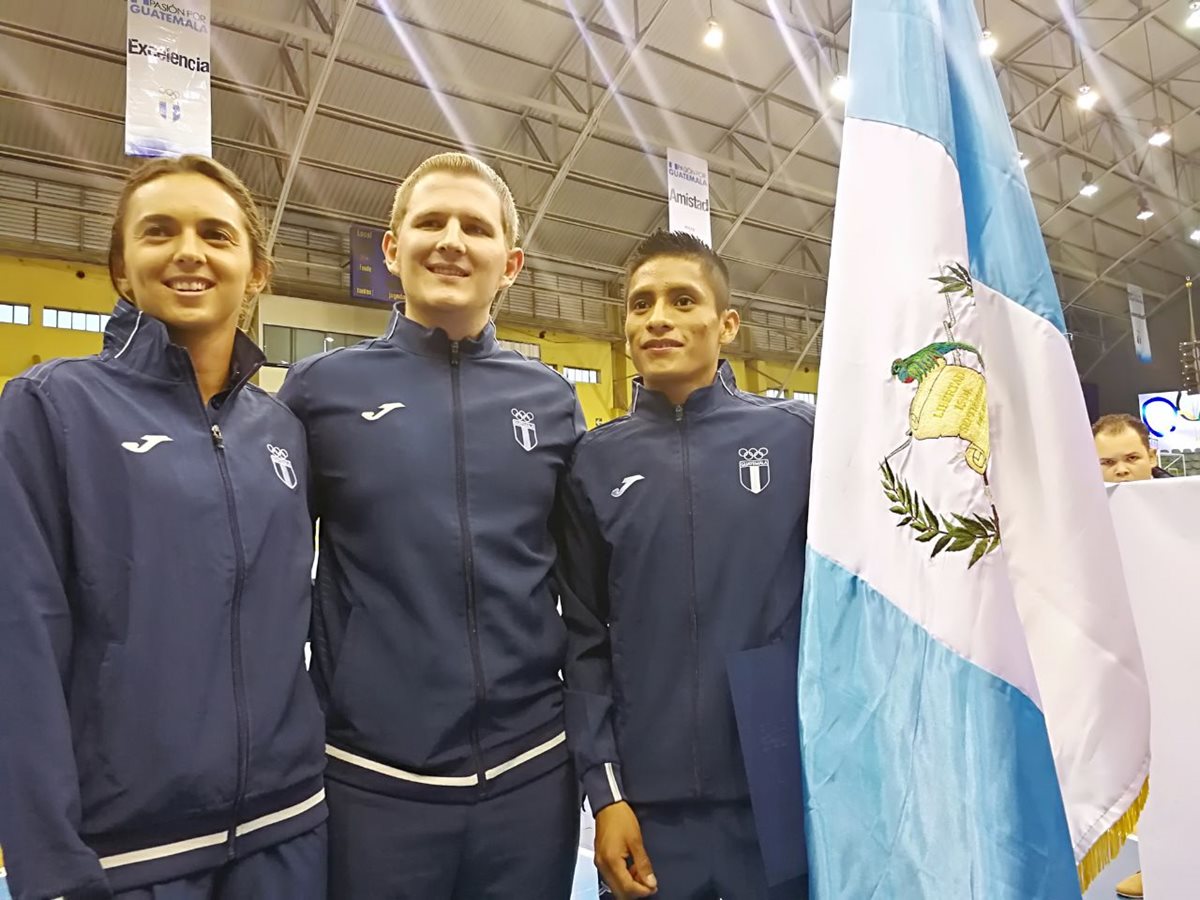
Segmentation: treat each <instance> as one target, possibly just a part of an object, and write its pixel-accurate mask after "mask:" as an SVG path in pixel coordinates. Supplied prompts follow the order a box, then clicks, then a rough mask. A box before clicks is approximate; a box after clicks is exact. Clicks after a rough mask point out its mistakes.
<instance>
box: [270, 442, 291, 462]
mask: <svg viewBox="0 0 1200 900" xmlns="http://www.w3.org/2000/svg"><path fill="white" fill-rule="evenodd" d="M267 452H268V453H270V454H271V455H272V456H274V457H275V458H276V459H287V458H288V452H287V451H286V450H284V449H283V448H282V447H276V446H275V445H274V444H267Z"/></svg>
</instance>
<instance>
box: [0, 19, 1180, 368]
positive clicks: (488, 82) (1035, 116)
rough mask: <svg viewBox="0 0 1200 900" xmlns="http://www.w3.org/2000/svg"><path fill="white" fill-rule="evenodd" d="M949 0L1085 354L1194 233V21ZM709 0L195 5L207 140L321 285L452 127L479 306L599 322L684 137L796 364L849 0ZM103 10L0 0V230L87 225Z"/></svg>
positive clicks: (743, 268) (108, 134)
mask: <svg viewBox="0 0 1200 900" xmlns="http://www.w3.org/2000/svg"><path fill="white" fill-rule="evenodd" d="M977 3H981V4H983V5H982V6H980V7H979V13H980V18H981V20H982V21H983V22H984V23H985V26H986V27H987V28H988V29H989V30H990V31H991V32H992V33H993V34H994V35H995V37H996V39H997V42H998V51H997V52H996V54H995V56H994V57H993V60H994V63H995V67H996V71H997V74H998V78H999V83H1000V87H1001V91H1002V93H1003V96H1004V100H1005V103H1006V105H1007V108H1008V110H1009V114H1010V118H1011V121H1012V125H1013V129H1014V132H1015V134H1016V138H1017V143H1018V145H1019V147H1020V149H1021V151H1022V153H1023V155H1024V156H1025V158H1026V159H1027V160H1028V163H1029V164H1028V168H1027V169H1026V177H1027V179H1028V182H1029V187H1030V191H1031V193H1032V196H1033V200H1034V204H1035V207H1036V209H1037V213H1038V216H1039V219H1040V220H1041V224H1042V228H1043V231H1044V233H1045V236H1046V243H1047V247H1048V249H1049V253H1050V258H1051V261H1052V265H1053V267H1054V271H1055V274H1056V278H1057V279H1058V286H1059V291H1060V294H1061V296H1062V298H1063V303H1064V306H1066V307H1067V309H1068V313H1067V315H1068V324H1069V327H1070V329H1071V331H1072V333H1073V336H1074V338H1075V340H1074V346H1075V352H1076V357H1077V361H1078V363H1079V366H1080V370H1081V371H1086V370H1088V368H1089V367H1091V366H1094V365H1095V364H1096V363H1097V362H1098V361H1099V360H1100V359H1102V358H1103V356H1104V355H1105V354H1107V353H1108V352H1109V351H1111V350H1112V349H1113V347H1114V346H1116V343H1117V342H1118V341H1119V339H1120V338H1122V336H1123V335H1125V334H1126V333H1127V332H1128V327H1129V317H1128V311H1127V305H1126V282H1130V281H1132V282H1136V283H1138V284H1140V285H1141V286H1142V287H1143V288H1144V290H1145V294H1146V298H1147V305H1148V308H1149V310H1150V313H1151V315H1153V314H1155V313H1156V312H1157V310H1158V309H1161V308H1162V307H1163V306H1164V305H1165V304H1168V303H1170V302H1171V301H1172V300H1173V299H1174V298H1177V297H1179V296H1180V294H1181V291H1182V289H1183V281H1184V277H1185V275H1186V274H1187V273H1188V272H1190V271H1192V268H1193V267H1194V265H1195V260H1196V258H1197V254H1200V249H1198V248H1197V246H1196V243H1195V242H1194V241H1193V240H1191V238H1190V235H1191V234H1192V232H1193V231H1195V230H1197V228H1198V227H1200V209H1198V208H1197V207H1200V172H1198V171H1197V170H1198V166H1200V155H1198V154H1200V119H1198V118H1197V116H1196V115H1195V114H1196V113H1197V111H1200V30H1191V29H1189V28H1188V27H1187V25H1186V21H1187V19H1188V16H1189V12H1191V10H1189V7H1188V5H1187V0H1133V2H1131V0H1060V2H1058V3H1057V4H1056V3H1051V2H1049V0H977ZM711 9H712V13H711V14H712V15H713V17H715V18H716V19H717V20H718V21H719V22H720V24H721V26H722V28H723V30H724V34H725V41H724V45H723V47H722V48H720V49H719V50H713V49H710V48H709V47H707V46H705V45H703V44H702V42H701V37H702V35H703V33H704V29H705V23H706V21H707V19H708V18H709V15H710V4H709V2H708V0H212V21H213V24H214V26H215V27H214V28H213V31H212V56H213V78H212V84H213V144H214V154H215V155H216V156H217V157H218V158H219V159H221V160H222V161H223V162H225V163H227V164H229V165H230V166H232V167H233V168H234V169H235V170H236V171H237V172H239V173H240V174H241V175H242V176H243V177H244V178H245V179H246V181H247V183H248V184H249V185H250V186H251V188H252V189H253V190H254V191H255V193H256V195H257V196H258V197H259V198H260V199H261V200H262V202H263V204H264V206H265V208H266V209H267V210H268V211H269V212H270V213H272V214H273V215H274V217H275V218H277V220H278V224H279V241H278V244H277V255H278V256H280V257H281V258H282V259H283V260H284V265H283V266H282V267H281V270H280V281H281V286H282V287H283V288H284V289H288V290H292V291H294V292H296V293H301V294H306V295H309V296H339V297H345V296H346V294H347V292H346V291H345V289H344V285H345V279H346V265H347V259H348V241H347V234H348V227H347V226H348V225H349V224H350V223H353V222H359V223H375V224H382V223H384V221H385V220H386V217H387V213H388V210H389V207H390V202H391V193H392V188H393V187H394V186H395V184H396V183H397V182H398V181H399V180H400V179H401V178H402V177H403V176H404V175H405V174H406V173H407V172H408V171H409V170H410V169H411V168H412V167H413V166H414V165H415V164H416V163H418V162H419V161H420V160H421V159H423V158H424V157H425V156H427V155H429V154H430V153H434V152H437V151H440V150H443V149H450V148H460V147H467V148H469V149H471V150H473V151H474V152H476V153H478V154H479V155H481V156H482V157H484V158H485V159H487V160H488V161H490V162H492V163H494V164H495V165H496V166H497V167H498V168H499V169H500V170H501V171H502V173H503V174H504V175H505V177H506V179H507V180H508V181H509V183H510V184H511V186H512V188H513V193H514V195H515V197H516V199H517V203H518V206H519V207H520V209H521V212H522V219H523V224H524V227H525V229H526V232H527V237H526V239H525V241H524V242H523V243H524V245H525V247H526V250H527V253H528V254H529V258H530V262H529V273H528V274H527V275H524V276H522V279H521V281H520V282H519V283H518V285H517V286H516V287H515V288H514V290H513V291H512V292H510V297H509V298H508V300H507V301H506V307H505V314H508V315H512V316H514V317H517V318H522V319H528V320H536V321H539V322H543V323H546V327H551V326H553V327H555V328H565V329H572V330H580V331H585V332H588V333H608V334H612V335H613V336H616V334H617V331H616V327H615V326H616V319H615V317H614V316H613V314H612V313H613V312H614V307H613V301H612V297H613V296H615V295H616V291H617V283H618V281H619V277H620V267H621V265H622V264H623V262H624V260H625V258H626V256H627V255H628V253H629V252H630V250H631V249H632V248H633V246H634V245H635V244H636V242H637V241H638V239H639V238H640V237H641V236H643V235H645V234H646V233H647V232H649V231H650V230H652V229H654V228H656V227H661V226H662V225H664V224H665V221H666V204H665V201H664V196H665V168H666V162H665V161H666V149H667V148H668V147H675V148H678V149H680V150H684V151H686V152H688V153H691V154H693V155H696V156H699V157H701V158H703V159H705V160H706V161H707V162H708V166H709V170H710V178H711V185H712V186H711V192H712V201H713V209H712V226H713V241H714V245H715V246H716V247H717V248H718V249H719V250H720V252H721V253H722V254H723V255H724V256H725V257H726V259H727V261H728V262H729V264H730V269H731V274H732V280H733V286H734V289H735V295H736V297H737V302H738V303H739V305H741V307H742V308H743V311H744V316H745V318H746V319H747V320H748V323H749V325H750V328H749V329H748V331H749V336H748V338H747V341H748V344H747V345H746V346H745V347H744V349H745V351H746V352H754V353H765V354H781V355H787V356H788V357H789V358H795V357H796V356H797V355H798V354H800V353H801V352H802V351H807V353H808V354H809V356H808V358H809V359H812V358H813V355H815V354H816V353H818V352H819V348H820V345H819V323H820V320H821V315H822V309H823V305H824V293H825V280H826V272H827V266H828V260H829V242H830V235H831V229H832V219H833V201H834V191H835V187H836V181H837V166H838V153H839V137H840V127H841V116H842V106H841V104H840V103H839V102H837V101H835V100H833V99H832V98H831V96H830V93H829V87H830V84H831V82H832V80H833V78H834V77H835V75H836V74H838V73H840V72H845V70H846V63H847V46H848V40H849V27H850V24H849V23H850V3H849V0H823V2H822V0H813V2H801V0H713V2H712V4H711ZM1196 18H1197V19H1200V16H1197V17H1196ZM125 27H126V26H125V7H124V5H123V4H121V3H100V2H95V0H86V2H85V0H60V2H56V3H42V4H35V3H18V2H17V0H5V2H4V4H3V9H2V11H0V242H2V245H3V246H4V247H6V248H10V249H12V248H15V249H22V248H27V247H30V246H32V247H34V248H37V247H41V248H42V249H43V251H44V250H45V248H46V247H47V246H48V247H51V248H53V249H54V250H55V252H61V253H68V252H69V253H75V254H79V255H80V256H84V257H86V256H89V255H90V256H96V255H97V254H98V253H100V252H101V251H102V250H103V249H104V247H105V246H106V234H107V227H108V223H107V221H106V220H104V218H103V215H104V214H105V213H106V212H107V210H108V209H109V208H110V205H111V200H112V196H113V194H114V192H115V190H116V188H117V186H118V185H119V179H120V177H121V176H122V175H123V173H124V172H125V171H126V170H127V168H128V166H129V164H130V160H128V159H127V158H126V157H125V156H124V155H123V122H124V97H125V69H124V49H123V48H124V41H125ZM1085 83H1087V84H1088V85H1089V86H1090V87H1091V88H1092V90H1093V92H1096V93H1099V95H1100V101H1099V103H1098V104H1097V106H1096V107H1095V108H1094V109H1092V110H1090V111H1082V110H1080V109H1079V108H1078V107H1077V105H1076V98H1077V97H1078V93H1079V88H1080V86H1081V85H1083V84H1085ZM1160 125H1161V126H1162V127H1163V128H1165V129H1167V130H1168V132H1169V133H1170V140H1169V142H1168V143H1166V144H1164V145H1162V146H1154V145H1152V144H1150V143H1149V141H1148V139H1149V137H1150V135H1151V134H1152V132H1153V131H1154V130H1155V129H1156V128H1158V127H1159V126H1160ZM1085 178H1087V179H1091V180H1093V181H1094V182H1095V184H1096V186H1097V187H1098V188H1099V192H1098V193H1096V194H1095V195H1094V196H1091V197H1084V196H1081V195H1080V194H1079V188H1080V186H1081V185H1082V183H1083V182H1084V180H1085ZM1141 206H1145V207H1148V208H1149V209H1151V210H1152V211H1153V212H1154V216H1153V217H1152V218H1149V219H1138V218H1137V213H1138V211H1139V208H1140V207H1141ZM1197 238H1198V239H1200V235H1198V236H1197ZM551 301H553V302H551ZM567 301H570V302H567ZM606 308H607V312H606Z"/></svg>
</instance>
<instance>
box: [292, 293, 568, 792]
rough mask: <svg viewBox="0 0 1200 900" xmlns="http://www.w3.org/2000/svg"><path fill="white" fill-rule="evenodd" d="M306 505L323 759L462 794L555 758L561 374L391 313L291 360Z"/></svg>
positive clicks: (386, 781) (561, 640) (376, 780)
mask: <svg viewBox="0 0 1200 900" xmlns="http://www.w3.org/2000/svg"><path fill="white" fill-rule="evenodd" d="M280 399H282V400H284V401H285V402H286V403H287V404H288V405H289V406H290V407H291V408H292V410H293V411H294V412H295V413H296V414H297V415H298V416H299V417H300V419H301V421H302V422H303V423H304V426H305V428H306V430H307V433H308V448H309V455H310V458H311V460H312V467H313V468H312V471H313V512H314V515H316V516H317V517H319V519H320V554H319V561H318V566H317V586H316V607H315V613H314V622H313V670H314V673H315V676H316V682H317V688H318V693H319V695H320V696H321V700H322V704H323V706H324V708H325V711H326V717H327V721H328V732H327V733H328V746H327V748H326V752H327V753H328V755H329V768H328V772H329V774H330V776H331V777H335V778H339V779H341V780H343V781H346V782H349V783H352V784H356V785H358V786H359V787H362V788H364V789H367V790H372V791H376V792H379V793H388V794H392V795H394V796H411V797H419V798H424V799H432V800H455V799H457V800H466V799H469V798H473V797H475V796H478V795H479V794H480V793H481V792H482V791H483V790H493V791H495V790H503V789H505V786H516V784H519V783H522V782H524V781H527V780H528V779H529V778H531V777H533V776H534V775H536V774H538V773H540V772H545V771H548V770H549V768H552V767H554V766H556V765H561V764H562V763H563V762H565V761H566V759H567V752H566V746H565V738H564V736H563V722H562V681H561V677H560V670H561V669H562V666H563V661H564V658H565V650H566V633H565V629H564V627H563V623H562V619H561V618H560V616H559V615H558V612H557V609H556V600H557V598H556V593H557V589H556V587H555V585H554V583H553V580H552V572H553V567H554V563H555V559H556V549H555V543H554V540H553V537H552V531H551V518H552V512H553V510H554V507H555V502H556V496H557V494H558V490H559V485H560V482H561V480H562V479H563V477H564V476H565V472H566V467H567V462H568V460H569V458H570V454H571V452H572V450H573V449H574V446H575V443H576V441H577V439H578V438H579V436H580V434H582V432H583V416H582V414H581V413H580V411H579V404H578V401H577V400H576V397H575V391H574V388H573V387H572V386H571V385H570V384H569V383H568V382H566V381H565V380H563V378H562V377H560V376H559V375H558V374H557V373H555V372H554V371H553V370H551V369H548V368H547V367H545V366H543V365H541V364H540V363H536V362H530V361H528V360H526V359H525V358H524V357H522V356H520V355H519V354H517V353H514V352H512V351H509V350H505V349H503V348H502V347H501V346H500V345H499V343H498V342H497V340H496V337H495V328H494V326H492V325H489V326H488V327H487V329H486V330H485V331H484V332H483V334H482V335H480V337H479V338H478V339H475V340H462V341H451V340H450V339H449V337H448V336H447V335H446V333H445V332H444V331H441V330H440V329H426V328H424V327H422V326H420V325H419V324H417V323H415V322H413V321H412V320H410V319H407V318H405V317H404V316H403V315H402V314H400V312H399V311H397V312H396V313H394V314H393V317H392V320H391V323H390V325H389V327H388V331H387V333H386V334H385V335H384V336H383V337H381V338H378V339H375V340H369V341H364V342H363V343H360V344H358V345H357V346H354V347H346V348H342V349H338V350H334V351H332V352H330V353H327V354H323V355H321V356H316V357H313V358H311V359H309V360H306V361H304V362H301V363H300V364H298V365H296V366H293V367H292V369H291V371H290V372H289V373H288V378H287V381H286V382H285V383H284V386H283V389H282V390H281V391H280Z"/></svg>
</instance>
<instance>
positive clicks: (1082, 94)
mask: <svg viewBox="0 0 1200 900" xmlns="http://www.w3.org/2000/svg"><path fill="white" fill-rule="evenodd" d="M1099 102H1100V95H1099V94H1098V93H1096V91H1094V90H1092V86H1091V85H1090V84H1087V83H1086V82H1085V83H1084V84H1081V85H1080V86H1079V96H1078V97H1076V98H1075V105H1076V106H1078V107H1079V108H1080V109H1092V108H1093V107H1095V105H1096V104H1097V103H1099Z"/></svg>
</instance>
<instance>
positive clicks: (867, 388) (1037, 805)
mask: <svg viewBox="0 0 1200 900" xmlns="http://www.w3.org/2000/svg"><path fill="white" fill-rule="evenodd" d="M979 34H980V28H979V24H978V22H977V20H976V17H975V12H974V9H973V7H972V4H971V2H970V0H855V3H854V11H853V18H852V23H851V49H850V69H849V72H850V78H851V84H852V85H853V94H852V96H851V98H850V102H849V105H848V108H847V114H846V121H845V128H844V132H843V145H842V160H841V170H840V177H839V185H838V195H837V215H836V220H835V226H834V234H833V249H832V257H831V261H830V278H829V290H828V299H827V304H826V318H825V338H824V341H825V343H824V349H823V352H822V361H821V371H820V388H819V390H820V403H819V405H818V412H817V424H816V446H815V448H814V457H813V479H812V483H813V489H812V500H811V512H810V520H809V549H808V567H807V574H806V584H805V598H804V612H803V629H802V639H801V641H802V646H801V655H800V660H801V662H800V669H799V682H798V684H799V704H800V722H801V725H800V730H801V748H802V755H803V764H804V785H805V795H806V796H805V821H806V830H807V839H808V855H809V864H810V878H811V886H812V897H813V900H869V898H877V900H901V898H902V900H968V898H986V900H1029V898H1039V900H1066V898H1071V897H1074V898H1077V900H1078V898H1079V897H1080V895H1081V890H1082V888H1081V883H1082V884H1083V886H1084V887H1086V884H1087V882H1088V881H1089V880H1090V879H1091V878H1093V877H1094V876H1095V874H1096V873H1097V872H1098V871H1099V870H1100V868H1102V867H1103V865H1104V864H1106V863H1107V862H1108V861H1110V860H1111V859H1112V858H1113V857H1114V856H1115V855H1116V853H1117V852H1118V851H1119V849H1120V846H1121V843H1122V842H1123V840H1124V838H1125V837H1126V835H1127V834H1128V833H1129V832H1130V831H1131V830H1132V828H1133V826H1134V824H1135V823H1136V820H1137V816H1138V813H1139V812H1140V810H1141V808H1142V805H1143V804H1144V802H1145V796H1146V793H1145V791H1146V784H1147V774H1148V770H1149V701H1148V699H1147V692H1146V681H1145V674H1144V670H1143V665H1142V659H1141V654H1140V651H1139V649H1138V644H1137V636H1136V632H1135V630H1134V624H1133V619H1132V615H1131V613H1130V610H1129V605H1128V597H1127V595H1126V589H1125V581H1124V575H1123V573H1122V571H1121V564H1120V556H1119V553H1118V550H1117V545H1116V539H1115V535H1114V531H1113V527H1112V522H1111V519H1110V518H1109V513H1108V511H1107V509H1106V505H1105V497H1104V491H1103V485H1102V483H1101V478H1100V473H1099V470H1098V466H1097V462H1096V456H1095V451H1094V449H1093V446H1092V441H1091V436H1090V431H1089V428H1088V422H1087V414H1086V411H1085V407H1084V402H1083V397H1082V393H1081V390H1080V386H1079V379H1078V376H1077V374H1076V370H1075V367H1074V364H1073V361H1072V357H1071V351H1070V347H1069V344H1068V341H1067V338H1066V335H1065V327H1064V320H1063V314H1062V308H1061V304H1060V302H1059V299H1058V296H1057V293H1056V290H1055V285H1054V281H1053V279H1052V277H1051V272H1050V266H1049V262H1048V259H1047V256H1046V251H1045V247H1044V244H1043V242H1042V236H1041V233H1040V230H1039V227H1038V222H1037V218H1036V215H1035V211H1034V208H1033V204H1032V201H1031V199H1030V196H1029V191H1028V187H1027V185H1026V182H1025V177H1024V174H1023V172H1022V170H1021V168H1020V166H1019V163H1018V154H1017V149H1016V146H1015V143H1014V141H1013V137H1012V133H1011V130H1010V127H1009V123H1008V118H1007V115H1006V113H1005V110H1004V106H1003V103H1002V101H1001V98H1000V93H999V89H998V87H997V84H996V80H995V76H994V74H993V72H992V69H991V64H990V62H989V61H988V60H987V59H985V58H983V57H981V55H980V54H979V51H978V40H979Z"/></svg>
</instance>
